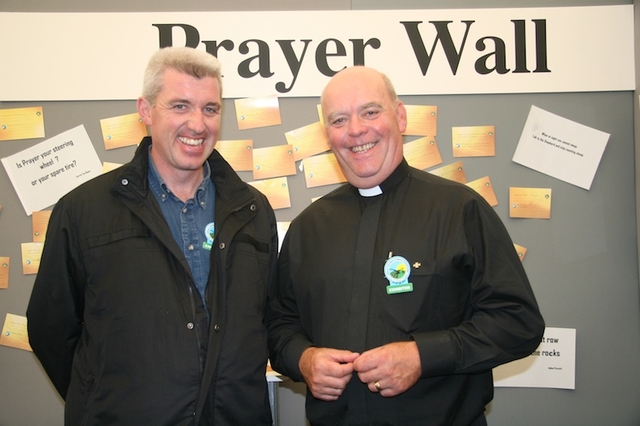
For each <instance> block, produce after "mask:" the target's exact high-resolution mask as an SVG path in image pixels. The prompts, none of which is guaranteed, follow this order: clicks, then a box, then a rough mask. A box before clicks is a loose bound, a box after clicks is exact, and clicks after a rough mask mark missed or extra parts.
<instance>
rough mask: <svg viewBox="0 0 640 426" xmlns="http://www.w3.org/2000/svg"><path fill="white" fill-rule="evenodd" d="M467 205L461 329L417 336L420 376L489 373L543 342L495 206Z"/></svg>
mask: <svg viewBox="0 0 640 426" xmlns="http://www.w3.org/2000/svg"><path fill="white" fill-rule="evenodd" d="M482 201H483V200H475V201H473V202H470V203H468V204H467V206H466V207H465V213H464V219H463V220H464V223H463V226H464V229H465V234H466V236H467V242H468V244H469V246H470V252H471V253H472V254H471V256H468V257H467V258H465V259H464V260H462V261H460V265H458V266H457V267H459V268H463V269H464V270H465V273H466V276H467V278H468V280H469V282H470V284H469V285H470V289H469V306H468V307H467V312H468V313H467V315H466V317H465V320H464V321H462V322H461V323H460V324H459V325H457V326H454V327H451V328H448V329H444V330H439V331H434V332H425V333H415V334H414V335H412V337H413V339H414V340H415V341H416V343H417V344H418V349H419V352H420V358H421V362H422V376H423V377H432V376H436V375H442V374H464V373H474V372H480V371H486V370H489V369H492V368H494V367H496V366H498V365H500V364H503V363H506V362H509V361H513V360H515V359H519V358H523V357H525V356H528V355H530V354H531V353H532V352H533V351H534V350H535V349H536V347H538V345H539V344H540V341H541V338H542V335H543V333H544V320H543V318H542V315H541V314H540V311H539V308H538V304H537V302H536V299H535V297H534V294H533V291H532V289H531V286H530V283H529V280H528V278H527V276H526V273H525V271H524V268H523V266H522V262H521V261H520V259H519V257H518V255H517V253H516V250H515V248H514V246H513V242H512V241H511V238H510V237H509V235H508V233H507V230H506V228H505V227H504V225H503V223H502V221H501V220H500V219H499V217H498V216H497V215H496V214H495V212H494V211H493V209H491V207H490V206H489V205H488V204H486V203H484V202H482Z"/></svg>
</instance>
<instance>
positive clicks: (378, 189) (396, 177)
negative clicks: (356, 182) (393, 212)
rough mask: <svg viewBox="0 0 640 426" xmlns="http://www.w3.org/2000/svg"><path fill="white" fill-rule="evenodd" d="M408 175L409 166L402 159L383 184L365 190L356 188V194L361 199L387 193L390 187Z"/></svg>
mask: <svg viewBox="0 0 640 426" xmlns="http://www.w3.org/2000/svg"><path fill="white" fill-rule="evenodd" d="M408 173H409V164H408V163H407V161H406V160H405V159H404V158H403V159H402V162H401V163H400V164H398V167H396V169H395V170H394V171H393V173H391V175H389V177H388V178H387V179H385V181H384V182H382V183H381V184H380V185H378V186H374V187H373V188H366V189H362V188H358V192H359V193H360V195H361V196H363V197H375V196H378V195H380V194H382V193H383V192H386V191H388V190H389V189H390V188H391V187H393V186H395V185H397V184H398V183H399V182H400V181H401V180H402V179H404V178H405V176H406V175H407V174H408Z"/></svg>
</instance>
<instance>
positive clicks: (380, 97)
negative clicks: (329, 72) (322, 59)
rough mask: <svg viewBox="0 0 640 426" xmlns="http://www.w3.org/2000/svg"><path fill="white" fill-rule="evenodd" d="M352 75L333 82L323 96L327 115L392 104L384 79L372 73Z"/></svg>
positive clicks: (336, 78)
mask: <svg viewBox="0 0 640 426" xmlns="http://www.w3.org/2000/svg"><path fill="white" fill-rule="evenodd" d="M361 74H362V75H358V73H352V74H351V75H348V76H342V78H338V77H339V76H340V74H338V75H337V76H336V77H335V78H334V80H333V81H331V82H330V83H329V84H328V85H327V87H326V89H325V91H324V94H323V98H322V106H323V109H326V111H325V113H327V114H330V113H332V112H336V111H341V110H353V109H360V108H366V107H368V106H372V105H380V106H385V105H389V104H390V103H391V97H390V96H389V92H388V90H387V89H386V86H385V84H384V81H383V79H382V78H381V77H380V76H379V75H372V74H370V73H361Z"/></svg>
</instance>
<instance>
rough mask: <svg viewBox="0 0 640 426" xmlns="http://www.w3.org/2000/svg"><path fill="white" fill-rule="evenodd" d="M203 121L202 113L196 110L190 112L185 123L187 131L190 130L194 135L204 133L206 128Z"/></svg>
mask: <svg viewBox="0 0 640 426" xmlns="http://www.w3.org/2000/svg"><path fill="white" fill-rule="evenodd" d="M204 119H205V117H204V114H203V113H202V111H200V110H198V109H194V110H192V111H191V115H190V117H189V122H188V123H187V125H188V127H189V130H191V131H192V132H194V133H202V132H204V130H205V128H206V126H205V123H204Z"/></svg>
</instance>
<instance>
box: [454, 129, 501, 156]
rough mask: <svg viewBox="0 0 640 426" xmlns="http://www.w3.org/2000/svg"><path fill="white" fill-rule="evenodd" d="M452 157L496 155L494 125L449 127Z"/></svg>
mask: <svg viewBox="0 0 640 426" xmlns="http://www.w3.org/2000/svg"><path fill="white" fill-rule="evenodd" d="M451 143H452V145H453V156H454V157H493V156H495V155H496V133H495V128H494V126H471V127H454V128H452V129H451Z"/></svg>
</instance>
